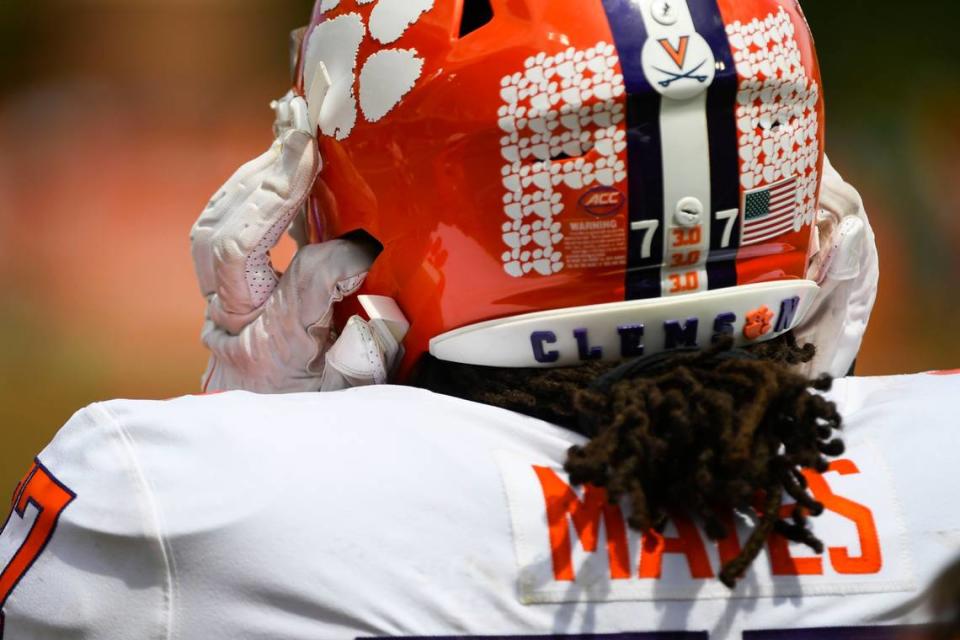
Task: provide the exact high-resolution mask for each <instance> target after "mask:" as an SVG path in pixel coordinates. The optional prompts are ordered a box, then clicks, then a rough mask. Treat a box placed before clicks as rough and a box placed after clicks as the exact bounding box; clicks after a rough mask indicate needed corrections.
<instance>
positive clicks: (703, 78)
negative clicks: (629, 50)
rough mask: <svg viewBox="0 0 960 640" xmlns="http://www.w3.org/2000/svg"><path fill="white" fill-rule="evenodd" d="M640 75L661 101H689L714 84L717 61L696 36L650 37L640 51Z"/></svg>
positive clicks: (702, 40) (708, 46) (701, 39)
mask: <svg viewBox="0 0 960 640" xmlns="http://www.w3.org/2000/svg"><path fill="white" fill-rule="evenodd" d="M642 55H643V72H644V74H645V75H646V77H647V81H648V82H649V83H650V85H651V86H653V88H654V89H656V90H657V91H658V92H659V93H661V94H663V96H664V97H667V98H672V99H673V100H688V99H690V98H693V97H694V96H697V95H699V94H701V93H703V92H704V91H706V89H707V87H709V86H710V85H711V84H712V83H713V78H714V75H715V74H716V59H715V58H714V56H713V51H712V50H711V49H710V45H709V44H708V43H707V41H706V40H704V38H703V36H701V35H700V34H698V33H696V32H692V33H685V34H684V33H681V34H678V35H675V36H667V37H662V36H661V37H652V38H650V39H649V40H647V43H646V44H645V45H644V47H643V53H642Z"/></svg>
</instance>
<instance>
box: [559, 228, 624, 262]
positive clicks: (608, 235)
mask: <svg viewBox="0 0 960 640" xmlns="http://www.w3.org/2000/svg"><path fill="white" fill-rule="evenodd" d="M565 235H566V241H565V246H566V250H567V265H568V267H569V268H570V269H595V268H605V267H610V268H625V267H626V266H627V230H626V221H625V220H623V217H622V216H617V217H614V218H601V219H597V218H581V219H577V220H570V221H568V222H567V224H566V234H565Z"/></svg>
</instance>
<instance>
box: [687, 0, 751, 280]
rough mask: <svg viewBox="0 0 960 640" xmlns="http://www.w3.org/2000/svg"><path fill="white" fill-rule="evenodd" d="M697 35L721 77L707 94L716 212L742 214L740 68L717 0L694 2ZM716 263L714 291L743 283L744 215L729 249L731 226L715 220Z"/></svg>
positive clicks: (712, 266) (710, 268) (712, 265)
mask: <svg viewBox="0 0 960 640" xmlns="http://www.w3.org/2000/svg"><path fill="white" fill-rule="evenodd" d="M687 5H688V6H689V7H690V13H691V15H692V17H693V22H694V25H695V26H696V29H697V32H698V33H699V34H700V35H701V36H703V37H704V38H705V39H706V41H707V42H708V43H709V44H710V48H711V49H713V55H714V57H716V59H717V74H716V77H715V79H714V81H713V84H712V85H711V86H710V89H709V93H708V94H707V120H708V122H709V129H710V188H711V193H712V195H711V204H712V208H713V211H712V212H711V213H715V212H717V211H727V210H731V209H737V210H738V211H739V209H740V159H739V157H738V155H737V154H738V138H737V124H736V123H737V120H736V102H737V89H738V82H739V79H738V76H737V68H736V65H735V63H734V60H733V53H732V51H731V49H730V41H729V39H728V38H727V30H726V25H725V24H724V22H723V16H722V15H721V14H720V8H719V7H718V6H717V2H716V0H688V2H687ZM711 224H712V227H713V228H712V233H711V234H710V258H709V261H708V262H707V272H708V273H709V276H710V278H709V282H710V288H711V289H722V288H725V287H732V286H735V285H736V284H737V268H736V257H737V248H738V247H739V246H740V216H739V215H737V217H736V218H735V219H734V223H733V224H734V226H733V229H732V232H731V233H729V234H727V237H728V238H729V245H728V246H723V239H724V235H725V234H724V231H725V226H726V224H727V223H726V221H724V220H722V219H720V218H718V217H717V216H715V215H714V216H712V223H711Z"/></svg>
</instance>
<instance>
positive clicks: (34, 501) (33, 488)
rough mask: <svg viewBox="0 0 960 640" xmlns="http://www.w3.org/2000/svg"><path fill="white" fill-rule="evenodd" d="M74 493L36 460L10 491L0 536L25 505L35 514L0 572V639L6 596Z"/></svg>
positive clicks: (40, 549)
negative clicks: (10, 500) (10, 503)
mask: <svg viewBox="0 0 960 640" xmlns="http://www.w3.org/2000/svg"><path fill="white" fill-rule="evenodd" d="M76 497H77V494H75V493H74V492H73V491H71V490H70V489H68V488H67V487H66V486H65V485H64V484H63V483H62V482H60V481H59V480H57V479H56V478H55V477H54V476H53V474H52V473H50V471H48V470H47V468H46V467H44V466H43V464H41V463H40V461H39V460H37V461H36V462H35V463H34V465H33V468H32V469H30V472H29V473H28V474H27V477H26V478H25V479H24V480H23V482H22V483H20V486H19V487H18V488H17V491H16V493H14V495H13V512H12V513H11V514H10V517H9V518H8V519H7V521H6V523H4V525H3V527H2V528H0V538H2V537H3V534H4V532H5V531H7V528H8V527H9V525H10V522H11V520H13V518H14V516H16V517H18V518H20V519H21V520H23V519H24V518H25V517H26V515H27V505H33V506H34V508H35V509H36V510H37V516H36V519H35V520H34V522H33V525H32V526H31V527H30V532H29V533H28V534H27V536H26V538H25V539H24V541H23V544H21V545H20V548H19V549H17V552H16V553H14V554H13V557H12V558H11V559H10V562H9V564H7V566H6V567H5V568H4V569H3V571H2V572H0V640H2V639H3V623H4V617H3V608H4V606H5V605H6V604H7V599H8V598H9V597H10V594H11V593H13V590H14V589H16V587H17V585H18V584H19V583H20V580H22V579H23V576H25V575H26V574H27V572H28V571H29V570H30V567H32V566H33V563H34V562H36V561H37V558H39V557H40V554H41V553H43V550H44V549H46V548H47V544H48V543H49V542H50V538H52V537H53V532H54V531H55V530H56V528H57V522H59V520H60V515H61V514H62V513H63V510H64V509H66V508H67V506H69V505H70V503H71V502H73V501H74V499H75V498H76Z"/></svg>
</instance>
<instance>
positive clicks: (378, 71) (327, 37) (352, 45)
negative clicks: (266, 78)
mask: <svg viewBox="0 0 960 640" xmlns="http://www.w3.org/2000/svg"><path fill="white" fill-rule="evenodd" d="M352 2H353V4H355V5H356V6H355V9H356V10H354V11H349V12H346V13H339V15H336V16H335V17H332V18H330V19H327V20H324V21H323V22H321V23H320V24H318V25H317V26H316V27H315V28H314V30H313V31H312V32H311V33H310V35H309V37H308V39H307V46H306V50H305V54H304V65H303V81H304V82H303V86H304V93H305V95H306V97H307V103H308V105H309V107H310V118H311V122H312V123H315V124H316V125H317V126H318V127H319V129H320V132H321V133H323V135H326V136H331V137H335V138H336V139H337V140H344V139H345V138H347V137H348V136H349V135H350V133H351V132H352V131H353V127H354V126H355V125H356V123H357V118H358V117H363V118H365V119H366V120H367V121H368V122H377V121H379V120H380V119H381V118H383V117H384V116H385V115H387V114H388V113H390V112H391V111H392V110H393V109H394V108H396V106H397V105H399V104H400V101H401V100H402V99H403V97H404V96H405V95H406V94H407V93H408V92H409V91H410V90H411V89H413V86H414V84H416V82H417V80H419V79H420V76H421V74H422V73H423V59H422V58H421V57H420V56H419V53H418V51H417V50H416V49H403V48H399V47H393V46H389V45H392V44H394V43H396V41H397V40H399V39H400V38H401V37H402V36H403V34H404V33H406V31H407V29H408V28H409V27H410V26H411V25H413V24H415V23H416V22H417V21H418V20H420V18H421V17H422V16H423V15H424V14H425V13H427V12H428V11H430V10H431V9H433V4H434V0H352ZM345 4H349V2H345V3H344V2H342V1H341V0H323V1H322V2H321V3H320V10H321V11H323V12H324V13H329V12H334V11H335V10H337V9H341V8H342V6H341V5H345ZM368 4H375V6H374V7H373V10H372V11H371V12H370V14H369V20H367V21H366V22H364V18H363V16H362V15H361V14H360V12H359V7H360V6H363V5H368ZM368 37H369V38H371V39H372V40H373V41H374V42H376V43H378V44H380V45H383V48H380V49H378V50H376V51H375V52H373V53H372V54H370V55H369V56H368V57H367V58H366V59H365V60H360V59H359V54H360V45H361V44H362V43H363V42H364V40H365V39H366V38H368ZM321 62H322V63H323V68H325V69H326V75H327V77H328V78H329V88H328V87H327V78H325V77H324V76H323V72H322V70H323V68H321V67H320V63H321Z"/></svg>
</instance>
